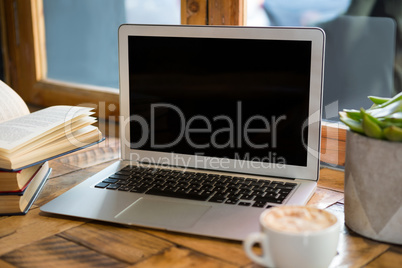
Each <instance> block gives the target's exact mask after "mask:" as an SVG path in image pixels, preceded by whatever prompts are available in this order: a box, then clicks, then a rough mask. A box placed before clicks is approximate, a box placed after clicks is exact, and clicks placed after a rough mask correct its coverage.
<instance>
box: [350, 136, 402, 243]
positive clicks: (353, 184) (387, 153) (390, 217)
mask: <svg viewBox="0 0 402 268" xmlns="http://www.w3.org/2000/svg"><path fill="white" fill-rule="evenodd" d="M345 161H346V162H345V223H346V225H347V226H348V227H349V228H350V229H352V230H353V231H355V232H356V233H358V234H360V235H363V236H366V237H368V238H371V239H374V240H379V241H383V242H389V243H396V244H402V143H398V142H390V141H384V140H376V139H372V138H368V137H366V136H363V135H359V134H357V133H354V132H350V131H348V133H347V138H346V160H345Z"/></svg>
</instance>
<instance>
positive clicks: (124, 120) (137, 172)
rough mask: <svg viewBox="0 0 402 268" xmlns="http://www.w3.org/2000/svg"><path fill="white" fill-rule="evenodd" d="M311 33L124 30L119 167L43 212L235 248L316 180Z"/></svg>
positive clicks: (319, 62)
mask: <svg viewBox="0 0 402 268" xmlns="http://www.w3.org/2000/svg"><path fill="white" fill-rule="evenodd" d="M324 44H325V35H324V33H323V31H322V30H321V29H319V28H265V27H258V28H257V27H256V28H253V27H232V26H222V27H221V26H212V27H211V26H184V25H181V26H173V25H171V26H168V25H164V26H160V25H122V26H121V27H120V28H119V65H120V70H119V72H120V109H121V111H120V112H121V117H120V130H121V132H120V140H121V160H120V161H118V162H116V163H114V164H112V165H111V166H109V167H107V168H106V169H104V170H102V171H101V172H99V173H97V174H95V175H94V176H92V177H90V178H89V179H87V180H86V181H84V182H83V183H81V184H79V185H77V186H76V187H74V188H72V189H71V190H69V191H67V192H66V193H64V194H62V195H61V196H59V197H57V198H55V199H54V200H52V201H50V202H49V203H47V204H45V205H44V206H42V207H41V210H42V211H44V212H48V213H55V214H59V215H66V216H73V217H80V218H86V219H93V220H99V221H105V222H112V223H119V224H124V225H133V226H142V227H149V228H156V229H162V230H169V231H173V232H181V233H189V234H195V235H202V236H209V237H217V238H225V239H231V240H243V239H244V238H245V237H246V236H247V235H248V234H249V233H251V232H255V231H258V230H259V226H258V218H259V215H260V214H261V213H262V212H263V211H264V210H265V209H268V208H270V207H272V206H282V205H296V204H297V205H303V204H306V203H307V201H308V200H309V199H310V198H311V196H312V195H313V193H314V191H315V189H316V185H317V181H318V176H319V151H320V119H321V100H322V86H323V62H324Z"/></svg>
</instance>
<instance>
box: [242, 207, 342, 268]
mask: <svg viewBox="0 0 402 268" xmlns="http://www.w3.org/2000/svg"><path fill="white" fill-rule="evenodd" d="M260 225H261V232H259V233H252V234H250V235H249V236H248V237H247V238H246V240H245V241H244V243H243V246H244V250H245V251H246V254H247V255H248V257H249V258H250V259H251V260H253V261H254V262H256V263H258V264H260V265H263V266H267V267H280V268H282V267H285V268H286V267H291V268H293V267H299V268H302V267H308V268H314V267H328V266H329V265H330V263H331V261H332V259H333V258H334V256H335V255H336V250H337V245H338V239H339V226H340V224H339V220H338V219H337V218H336V216H335V215H333V214H331V213H330V212H327V211H325V210H321V209H318V208H313V207H306V206H280V207H274V208H270V209H268V210H266V211H264V212H263V213H262V214H261V216H260ZM256 244H259V245H260V246H261V249H262V254H261V255H257V254H256V253H255V252H254V251H253V246H254V245H256Z"/></svg>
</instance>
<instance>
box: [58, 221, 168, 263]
mask: <svg viewBox="0 0 402 268" xmlns="http://www.w3.org/2000/svg"><path fill="white" fill-rule="evenodd" d="M60 236H61V237H64V238H66V239H68V240H71V241H74V242H76V243H78V244H80V245H83V246H85V247H87V248H90V249H92V250H95V251H98V252H99V253H101V254H104V255H107V256H110V257H113V258H114V259H118V260H120V261H123V262H126V263H131V264H134V263H136V262H139V261H141V260H143V259H147V258H149V257H151V256H153V255H157V254H159V253H162V252H163V251H164V250H166V249H168V248H170V247H172V246H173V245H174V244H173V243H171V242H169V241H166V240H163V239H160V238H158V237H155V236H152V235H149V234H146V233H144V232H141V231H138V230H135V229H133V228H126V227H122V226H114V225H106V224H100V223H96V224H91V223H88V224H84V225H81V226H77V227H76V228H72V229H70V230H67V231H65V232H63V233H61V234H60Z"/></svg>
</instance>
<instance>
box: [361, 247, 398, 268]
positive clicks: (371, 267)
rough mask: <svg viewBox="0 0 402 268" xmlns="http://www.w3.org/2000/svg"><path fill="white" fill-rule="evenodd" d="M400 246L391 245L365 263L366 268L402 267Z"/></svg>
mask: <svg viewBox="0 0 402 268" xmlns="http://www.w3.org/2000/svg"><path fill="white" fill-rule="evenodd" d="M401 256H402V247H396V246H394V247H391V248H390V249H389V250H387V251H386V252H385V253H384V254H382V255H381V256H379V257H378V258H376V259H374V260H373V261H372V262H370V263H369V264H367V266H366V267H367V268H384V267H402V257H401Z"/></svg>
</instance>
